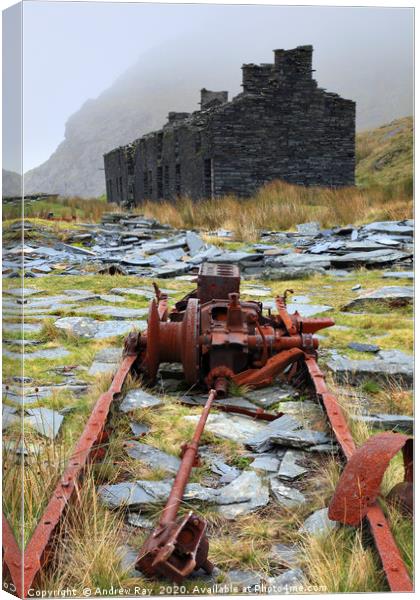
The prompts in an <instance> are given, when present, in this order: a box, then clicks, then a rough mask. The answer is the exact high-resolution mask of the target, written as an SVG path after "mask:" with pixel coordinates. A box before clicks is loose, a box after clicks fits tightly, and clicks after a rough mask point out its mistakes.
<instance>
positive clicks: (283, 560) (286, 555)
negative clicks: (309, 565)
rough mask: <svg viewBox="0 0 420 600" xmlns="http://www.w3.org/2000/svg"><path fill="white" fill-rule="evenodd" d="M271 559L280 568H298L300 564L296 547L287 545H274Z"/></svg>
mask: <svg viewBox="0 0 420 600" xmlns="http://www.w3.org/2000/svg"><path fill="white" fill-rule="evenodd" d="M270 558H272V559H273V562H276V563H278V564H279V565H280V566H285V567H289V568H293V567H297V566H298V565H299V563H300V560H299V550H298V548H297V547H296V546H286V545H285V544H273V546H272V547H271V550H270Z"/></svg>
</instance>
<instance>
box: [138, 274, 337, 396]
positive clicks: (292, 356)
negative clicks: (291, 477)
mask: <svg viewBox="0 0 420 600" xmlns="http://www.w3.org/2000/svg"><path fill="white" fill-rule="evenodd" d="M239 285H240V277H239V270H238V268H237V267H236V266H232V265H219V264H212V263H207V264H204V265H203V266H202V267H201V268H200V272H199V275H198V283H197V289H196V290H194V291H193V292H191V293H190V294H188V295H187V296H185V297H184V298H183V299H182V300H180V301H179V302H177V303H176V304H175V307H174V309H173V310H171V311H170V312H168V305H167V303H168V301H167V297H166V296H165V295H164V294H161V293H160V292H159V290H158V289H157V299H156V300H152V302H151V304H150V309H149V315H148V321H147V332H146V333H143V334H135V333H134V334H131V336H130V338H129V340H128V342H127V344H128V347H130V348H131V350H132V349H133V348H135V351H137V353H138V356H139V358H138V360H137V362H136V368H137V369H138V372H139V373H141V374H142V375H143V376H144V378H145V379H146V380H147V381H148V382H149V383H154V382H155V380H156V376H157V372H158V368H159V365H160V363H162V362H178V363H181V364H182V367H183V371H184V376H185V380H186V382H187V383H188V384H189V385H192V386H193V385H196V384H200V383H201V384H203V385H206V386H207V388H208V389H211V388H214V389H215V390H216V393H217V396H218V397H225V396H226V395H227V394H228V388H229V384H230V382H233V383H235V384H238V385H247V386H250V387H261V386H264V385H268V384H270V383H272V381H273V379H274V378H275V377H276V376H277V375H279V374H280V373H282V372H283V371H284V369H285V368H286V367H287V366H288V365H290V364H292V363H294V362H296V361H297V360H299V359H300V358H302V357H303V356H304V354H305V353H310V354H313V355H315V353H316V349H317V347H318V340H317V339H316V338H315V337H314V336H313V334H314V333H315V332H316V331H318V330H320V329H323V328H324V327H330V326H331V325H334V321H333V320H332V319H328V318H321V319H303V318H302V317H301V316H300V315H299V314H298V313H295V314H294V315H289V313H288V312H287V307H286V295H285V296H284V297H278V298H277V299H276V309H277V310H276V311H275V313H274V314H273V313H272V312H271V311H268V314H267V315H264V314H263V305H262V303H261V302H255V301H243V300H241V299H240V294H239ZM288 291H289V290H288Z"/></svg>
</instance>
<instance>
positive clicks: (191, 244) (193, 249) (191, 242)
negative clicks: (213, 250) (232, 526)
mask: <svg viewBox="0 0 420 600" xmlns="http://www.w3.org/2000/svg"><path fill="white" fill-rule="evenodd" d="M185 239H186V242H187V246H188V250H189V252H190V255H191V256H195V255H196V254H198V252H200V250H202V248H203V247H204V245H205V244H204V242H203V240H202V239H201V237H200V236H199V235H197V234H196V233H194V231H187V233H186V234H185Z"/></svg>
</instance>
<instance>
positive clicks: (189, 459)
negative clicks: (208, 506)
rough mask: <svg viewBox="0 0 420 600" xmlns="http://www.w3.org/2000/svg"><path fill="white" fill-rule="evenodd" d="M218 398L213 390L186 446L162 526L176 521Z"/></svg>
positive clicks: (161, 520)
mask: <svg viewBox="0 0 420 600" xmlns="http://www.w3.org/2000/svg"><path fill="white" fill-rule="evenodd" d="M215 398H216V391H215V390H211V391H210V393H209V397H208V399H207V402H206V404H205V405H204V408H203V412H202V413H201V416H200V420H199V421H198V424H197V427H196V429H195V432H194V435H193V438H192V440H191V442H190V443H189V444H187V445H185V446H184V454H183V457H182V462H181V465H180V467H179V470H178V473H177V475H176V477H175V481H174V485H173V486H172V490H171V493H170V494H169V498H168V501H167V503H166V506H165V508H164V509H163V512H162V516H161V518H160V519H159V524H160V525H166V524H168V523H171V522H172V521H174V520H175V518H176V515H177V513H178V509H179V505H180V503H181V500H182V496H183V494H184V490H185V486H186V485H187V483H188V480H189V478H190V475H191V470H192V468H193V466H194V463H195V461H196V458H197V452H198V444H199V443H200V438H201V436H202V433H203V431H204V427H205V425H206V421H207V417H208V416H209V412H210V409H211V407H212V404H213V402H214V399H215Z"/></svg>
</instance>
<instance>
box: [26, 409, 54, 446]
mask: <svg viewBox="0 0 420 600" xmlns="http://www.w3.org/2000/svg"><path fill="white" fill-rule="evenodd" d="M25 414H26V415H28V416H25V419H24V420H25V424H28V425H30V426H31V427H32V428H33V429H35V430H36V431H37V432H38V433H40V434H41V435H43V436H45V437H47V438H50V439H54V438H55V437H57V435H58V432H59V431H60V427H61V425H62V423H63V420H64V417H63V416H62V415H60V413H58V412H56V411H55V410H51V409H49V408H44V407H42V408H27V409H25Z"/></svg>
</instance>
